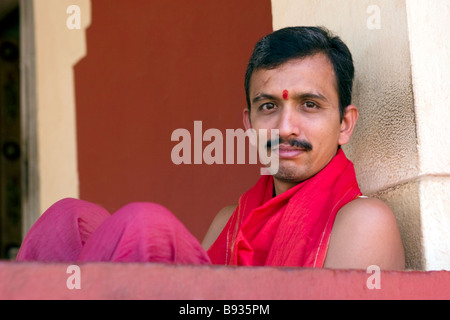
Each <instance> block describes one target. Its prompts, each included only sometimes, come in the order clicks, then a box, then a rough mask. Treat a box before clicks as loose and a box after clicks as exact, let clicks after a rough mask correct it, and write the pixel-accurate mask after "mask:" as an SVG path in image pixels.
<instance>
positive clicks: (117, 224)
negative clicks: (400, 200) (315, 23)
mask: <svg viewBox="0 0 450 320" xmlns="http://www.w3.org/2000/svg"><path fill="white" fill-rule="evenodd" d="M360 194H361V193H360V191H359V188H358V184H357V182H356V178H355V172H354V169H353V164H352V163H351V162H350V161H349V160H347V158H346V157H345V155H344V153H343V152H342V150H339V151H338V153H337V155H336V156H335V157H334V158H333V159H332V160H331V162H330V163H329V164H328V165H327V166H326V167H325V168H324V169H323V170H321V171H320V172H319V173H317V174H316V175H315V176H314V177H312V178H310V179H308V180H306V181H304V182H302V183H300V184H298V185H297V186H295V187H293V188H291V189H289V190H288V191H286V192H284V193H282V194H280V195H278V196H276V197H273V177H272V176H262V177H261V178H260V179H259V180H258V182H257V183H256V185H255V186H254V187H253V188H251V189H250V190H249V191H248V192H246V193H245V194H244V195H243V196H242V197H241V198H240V200H239V205H238V207H237V208H236V210H235V211H234V213H233V215H232V216H231V218H230V220H229V221H228V223H227V225H226V226H225V228H224V229H223V231H222V232H221V234H220V235H219V237H218V239H217V240H216V241H215V242H214V243H213V245H212V246H211V248H210V249H209V250H208V251H207V252H206V251H205V250H204V249H203V248H202V247H201V245H200V243H199V242H198V241H197V239H196V238H195V237H194V236H193V235H192V234H191V233H190V232H189V231H188V230H187V229H186V228H185V227H184V225H183V224H182V223H181V222H180V221H179V220H178V219H177V218H176V217H175V216H174V215H173V214H172V213H171V212H170V211H169V210H168V209H166V208H164V207H162V206H160V205H158V204H154V203H150V202H135V203H131V204H128V205H126V206H124V207H122V208H121V209H119V210H118V211H116V212H114V213H113V214H110V213H109V212H108V211H107V210H106V209H104V208H103V207H101V206H98V205H96V204H93V203H91V202H88V201H83V200H77V199H71V198H67V199H63V200H60V201H58V202H56V203H55V204H54V205H52V206H51V207H50V208H49V209H48V210H46V212H44V213H43V214H42V216H41V217H40V218H39V219H38V220H37V222H36V223H35V224H34V225H33V226H32V228H31V229H30V231H29V232H28V233H27V235H26V237H25V239H24V241H23V243H22V246H21V248H20V250H19V253H18V256H17V259H16V260H17V261H47V262H49V261H59V262H77V261H80V262H83V261H84V262H86V261H111V262H157V263H177V264H211V263H213V264H228V265H247V266H259V265H270V266H299V267H301V266H303V267H322V266H323V263H324V260H325V256H326V250H327V247H328V241H329V238H330V234H331V229H332V226H333V222H334V219H335V216H336V214H337V212H338V211H339V209H340V208H342V206H344V205H345V204H347V203H348V202H350V201H351V200H353V199H355V198H356V197H357V196H359V195H360Z"/></svg>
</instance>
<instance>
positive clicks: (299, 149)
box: [267, 139, 312, 159]
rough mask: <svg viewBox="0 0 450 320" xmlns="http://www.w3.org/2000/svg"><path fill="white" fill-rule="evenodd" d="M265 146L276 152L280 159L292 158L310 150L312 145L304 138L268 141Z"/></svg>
mask: <svg viewBox="0 0 450 320" xmlns="http://www.w3.org/2000/svg"><path fill="white" fill-rule="evenodd" d="M267 148H270V149H271V150H272V151H274V152H276V153H277V154H278V156H279V158H280V159H292V158H295V157H298V156H299V155H301V154H303V153H306V152H308V151H311V150H312V145H311V143H309V142H308V141H305V140H294V139H292V140H288V141H286V140H283V139H280V140H279V141H276V140H275V141H268V143H267Z"/></svg>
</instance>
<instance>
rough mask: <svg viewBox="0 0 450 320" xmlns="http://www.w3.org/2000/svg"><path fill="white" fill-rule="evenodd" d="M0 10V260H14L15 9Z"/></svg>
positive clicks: (18, 215)
mask: <svg viewBox="0 0 450 320" xmlns="http://www.w3.org/2000/svg"><path fill="white" fill-rule="evenodd" d="M9 3H11V1H10V2H9ZM0 10H1V11H0V14H1V16H0V17H1V20H0V146H1V149H0V152H1V154H0V259H14V257H15V255H16V253H17V248H18V247H19V246H20V243H21V241H22V201H21V182H22V177H21V115H20V47H19V45H20V39H19V37H20V36H19V34H20V30H19V7H18V5H14V6H12V7H6V8H5V7H3V8H0Z"/></svg>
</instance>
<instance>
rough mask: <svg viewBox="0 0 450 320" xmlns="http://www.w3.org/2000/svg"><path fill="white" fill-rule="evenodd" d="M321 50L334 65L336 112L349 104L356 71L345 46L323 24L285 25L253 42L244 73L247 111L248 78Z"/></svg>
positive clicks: (341, 114) (248, 102)
mask: <svg viewBox="0 0 450 320" xmlns="http://www.w3.org/2000/svg"><path fill="white" fill-rule="evenodd" d="M317 53H324V54H325V55H326V56H327V57H328V58H329V59H330V62H331V63H332V65H333V68H334V72H335V74H336V83H337V90H338V97H339V114H340V118H341V121H342V118H343V116H344V113H345V108H346V107H347V106H348V105H350V104H351V99H352V87H353V79H354V74H355V68H354V65H353V59H352V54H351V52H350V50H349V49H348V47H347V45H346V44H345V43H344V42H343V41H342V40H341V39H340V38H339V37H337V36H335V35H333V34H332V33H331V32H330V31H329V30H328V29H326V28H324V27H287V28H283V29H280V30H277V31H275V32H272V33H270V34H268V35H267V36H265V37H264V38H262V39H261V40H259V41H258V43H257V44H256V46H255V48H254V50H253V53H252V56H251V57H250V61H249V63H248V66H247V71H246V73H245V94H246V99H247V105H248V108H249V110H250V106H251V104H250V97H249V90H250V79H251V76H252V74H253V72H254V71H256V70H258V69H274V68H276V67H278V66H280V65H281V64H283V63H285V62H287V61H289V60H292V59H301V58H305V57H308V56H312V55H314V54H317Z"/></svg>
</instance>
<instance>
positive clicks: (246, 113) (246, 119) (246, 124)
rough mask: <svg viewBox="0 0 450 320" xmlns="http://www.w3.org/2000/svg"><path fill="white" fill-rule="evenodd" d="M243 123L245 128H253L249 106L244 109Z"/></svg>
mask: <svg viewBox="0 0 450 320" xmlns="http://www.w3.org/2000/svg"><path fill="white" fill-rule="evenodd" d="M243 123H244V128H245V130H248V129H251V128H252V122H251V120H250V110H249V109H248V108H245V109H244V115H243Z"/></svg>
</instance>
